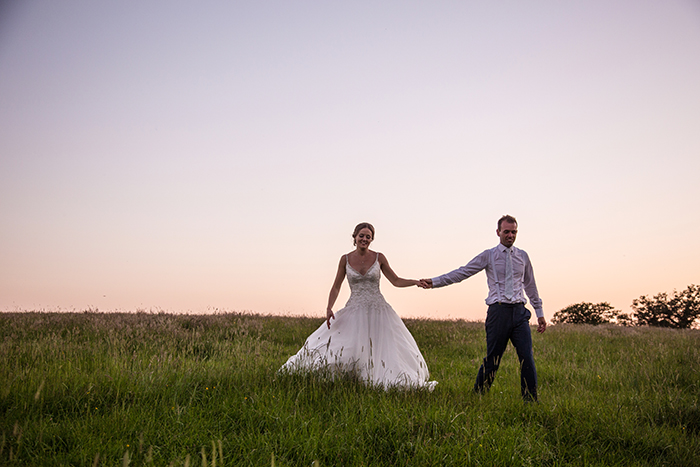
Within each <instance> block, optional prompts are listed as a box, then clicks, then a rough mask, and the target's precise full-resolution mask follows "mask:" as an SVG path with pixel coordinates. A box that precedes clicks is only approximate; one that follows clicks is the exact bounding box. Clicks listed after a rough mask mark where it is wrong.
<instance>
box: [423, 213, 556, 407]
mask: <svg viewBox="0 0 700 467" xmlns="http://www.w3.org/2000/svg"><path fill="white" fill-rule="evenodd" d="M517 234H518V222H517V221H516V220H515V218H514V217H513V216H508V215H506V216H503V217H501V218H500V219H499V220H498V228H497V229H496V235H498V238H499V239H500V243H499V244H498V246H496V247H495V248H491V249H490V250H485V251H484V252H482V253H481V254H479V255H477V256H476V257H475V258H474V259H472V260H471V261H470V262H469V263H468V264H467V265H465V266H462V267H461V268H458V269H455V270H454V271H452V272H448V273H447V274H443V275H442V276H439V277H434V278H432V279H421V287H423V288H426V289H431V288H438V287H444V286H446V285H450V284H454V283H457V282H461V281H463V280H464V279H467V278H468V277H471V276H473V275H474V274H476V273H477V272H479V271H481V270H482V269H485V270H486V279H487V282H488V286H489V296H488V297H487V298H486V304H487V305H488V306H489V308H488V312H487V315H486V358H484V363H483V364H482V365H481V368H479V374H478V375H477V377H476V383H475V384H474V391H476V392H477V393H480V394H483V393H484V392H486V391H488V389H489V388H490V387H491V383H493V380H494V378H495V377H496V370H498V365H499V364H500V362H501V356H502V355H503V352H505V350H506V346H507V345H508V340H510V341H511V342H512V343H513V347H515V350H516V352H517V353H518V360H519V361H520V391H521V394H522V396H523V399H524V400H525V401H527V402H533V401H537V370H536V369H535V358H534V356H533V354H532V337H531V335H530V324H529V322H530V311H529V310H528V309H527V308H525V294H524V293H523V291H524V292H525V293H526V294H527V296H528V297H529V298H530V303H531V304H532V306H533V307H534V309H535V313H536V314H537V324H538V326H537V332H540V333H542V332H544V331H545V329H546V328H547V321H546V320H545V319H544V312H543V311H542V300H541V299H540V296H539V294H538V293H537V285H536V284H535V276H534V273H533V271H532V264H531V263H530V258H529V257H528V255H527V253H525V251H523V250H521V249H519V248H516V247H514V246H513V243H515V237H516V235H517Z"/></svg>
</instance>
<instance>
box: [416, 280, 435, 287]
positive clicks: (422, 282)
mask: <svg viewBox="0 0 700 467" xmlns="http://www.w3.org/2000/svg"><path fill="white" fill-rule="evenodd" d="M419 287H422V288H424V289H432V288H433V280H432V279H421V280H420V285H419Z"/></svg>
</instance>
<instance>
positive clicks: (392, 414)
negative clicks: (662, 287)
mask: <svg viewBox="0 0 700 467" xmlns="http://www.w3.org/2000/svg"><path fill="white" fill-rule="evenodd" d="M321 322H322V321H321V319H311V318H291V317H266V316H258V315H252V314H234V313H230V314H217V315H174V314H165V313H158V314H149V313H132V314H127V313H123V314H103V313H92V312H90V313H33V312H26V313H0V358H1V359H2V367H1V369H0V432H1V439H0V465H23V466H24V465H52V466H53V465H76V466H78V465H79V466H93V465H95V466H97V465H100V466H102V465H105V466H120V465H132V466H140V465H176V466H184V465H189V466H200V465H207V466H214V465H216V466H222V465H227V466H233V465H236V466H237V465H244V466H246V465H251V466H252V465H254V466H267V465H276V466H311V465H319V466H332V465H343V466H353V465H368V466H369V465H377V466H379V465H386V466H389V465H415V466H426V465H436V466H438V465H440V466H441V465H455V466H457V465H459V466H465V465H488V466H523V465H537V466H539V465H545V466H566V465H577V466H579V465H580V466H584V465H585V466H679V467H680V466H683V467H685V466H700V409H699V407H698V397H699V396H700V331H697V330H691V331H677V330H669V329H658V328H624V327H615V326H599V327H589V326H573V325H568V326H567V325H559V326H550V328H549V329H548V330H547V332H546V333H545V334H543V335H536V336H533V340H534V347H535V359H536V362H537V369H538V376H539V385H540V387H539V395H540V402H539V403H538V404H529V405H525V404H524V403H523V402H522V401H521V399H520V389H519V388H520V383H519V376H518V366H517V358H516V356H515V352H514V351H513V349H512V347H509V349H508V351H507V352H506V354H505V356H504V360H503V363H502V365H501V368H500V370H499V372H498V375H497V377H496V381H495V383H494V386H493V387H492V389H491V392H490V393H489V394H487V395H485V396H479V395H476V394H474V393H473V392H472V390H471V389H472V385H473V380H474V377H475V375H476V371H477V369H478V366H479V363H480V361H481V359H482V358H483V353H484V351H485V337H484V329H483V323H471V322H465V321H427V320H407V321H406V325H407V326H408V328H409V329H410V330H411V332H412V333H413V335H414V337H415V338H416V341H417V342H418V345H419V346H420V348H421V350H422V351H423V355H424V356H425V359H426V361H427V363H428V365H429V367H430V370H431V379H435V380H437V381H439V384H438V386H437V388H436V389H435V391H434V392H432V393H431V392H426V391H412V392H401V391H389V392H384V391H382V390H375V389H372V388H368V387H366V386H364V385H363V384H362V383H359V382H357V381H355V380H353V379H352V378H345V379H340V380H336V381H334V382H331V381H328V380H327V379H324V378H323V377H320V376H314V375H305V376H304V375H296V376H283V375H278V374H277V369H278V368H279V367H280V366H281V365H282V364H283V363H284V362H285V361H286V359H287V357H289V355H291V354H293V353H295V352H296V351H297V350H298V349H299V347H300V346H301V345H302V343H303V342H304V339H305V337H306V336H307V335H308V334H310V333H311V332H312V331H313V330H314V329H315V328H316V327H317V326H319V325H320V324H321Z"/></svg>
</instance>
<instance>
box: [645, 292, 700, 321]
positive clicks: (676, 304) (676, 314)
mask: <svg viewBox="0 0 700 467" xmlns="http://www.w3.org/2000/svg"><path fill="white" fill-rule="evenodd" d="M632 309H633V310H634V313H633V315H634V319H635V321H636V323H637V324H638V325H640V326H645V325H646V326H658V327H662V328H677V329H688V328H691V327H693V325H694V324H696V322H698V321H700V286H697V285H693V284H691V285H689V286H688V288H686V289H685V290H683V291H681V292H677V291H675V290H674V291H673V295H672V296H671V297H669V296H668V295H667V294H666V292H662V293H660V294H657V295H654V296H653V297H651V298H650V297H647V296H642V297H639V298H638V299H635V300H633V301H632Z"/></svg>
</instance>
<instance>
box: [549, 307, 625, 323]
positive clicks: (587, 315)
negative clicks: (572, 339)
mask: <svg viewBox="0 0 700 467" xmlns="http://www.w3.org/2000/svg"><path fill="white" fill-rule="evenodd" d="M626 317H627V315H625V314H624V313H622V312H620V310H616V309H615V308H613V307H612V306H611V305H610V304H609V303H608V302H601V303H589V302H583V303H576V304H575V305H569V306H567V307H566V308H562V309H561V310H559V311H557V312H556V313H554V316H553V317H552V322H554V323H570V324H596V325H597V324H603V323H612V322H613V321H624V322H626V321H627V320H626Z"/></svg>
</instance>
